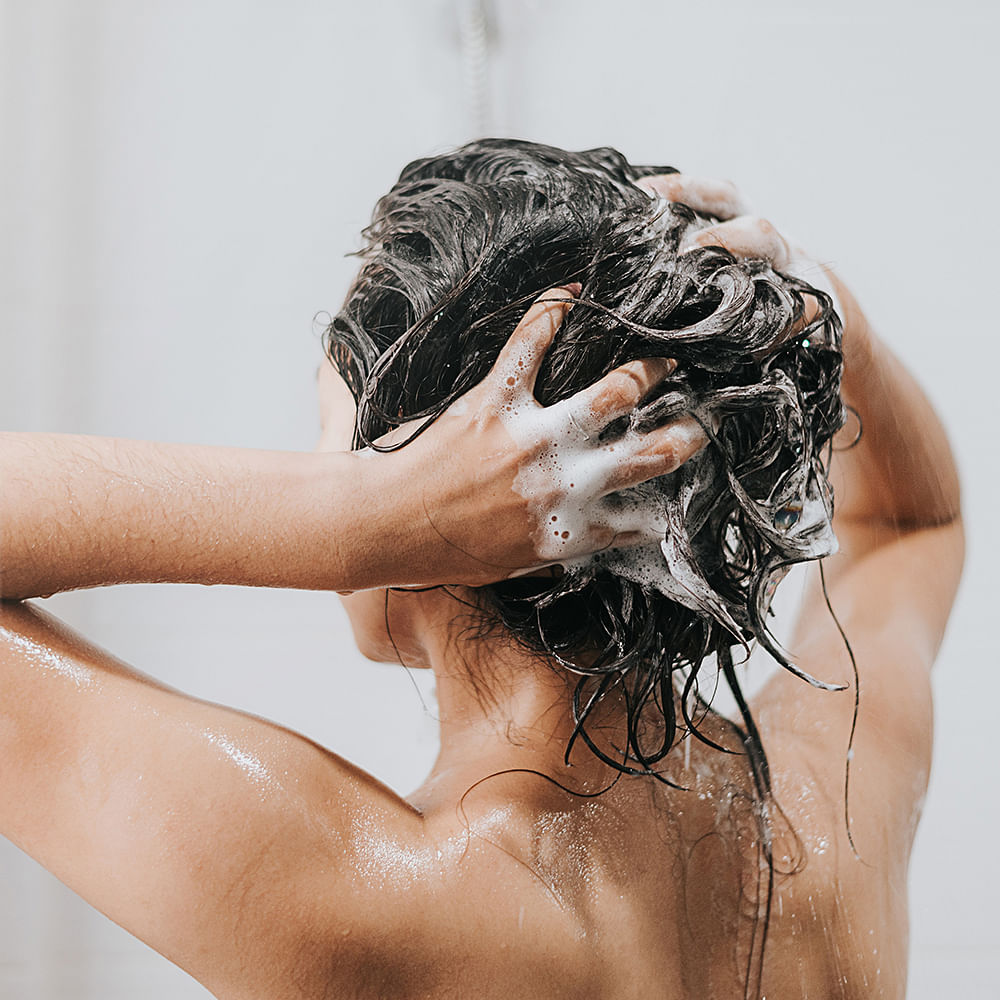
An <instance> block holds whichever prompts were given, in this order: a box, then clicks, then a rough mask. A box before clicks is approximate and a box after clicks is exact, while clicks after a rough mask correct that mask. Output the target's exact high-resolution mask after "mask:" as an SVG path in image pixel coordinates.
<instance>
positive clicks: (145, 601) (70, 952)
mask: <svg viewBox="0 0 1000 1000" xmlns="http://www.w3.org/2000/svg"><path fill="white" fill-rule="evenodd" d="M489 6H490V9H491V11H492V18H493V23H492V28H491V39H492V41H491V46H492V47H491V63H490V66H489V73H488V76H487V82H488V85H489V89H488V91H486V92H485V96H486V110H485V111H482V110H481V111H480V112H479V114H480V119H479V120H478V121H477V120H476V119H475V118H470V113H469V107H470V103H475V102H474V101H472V100H471V97H474V96H475V95H470V93H469V87H470V83H471V81H472V80H473V79H474V74H471V75H470V73H469V72H468V71H467V70H466V69H463V50H462V47H461V44H460V39H461V32H460V27H459V16H458V8H459V4H458V0H395V2H387V0H383V2H378V0H372V2H370V3H361V2H335V0H288V2H285V3H281V4H279V3H276V2H264V0H242V2H237V0H201V2H195V0H169V2H168V0H141V2H138V0H88V2H85V3H81V2H79V0H6V2H5V3H3V5H2V6H0V116H2V117H0V233H2V239H0V255H2V256H0V306H2V313H0V315H2V328H0V425H2V426H4V427H6V428H10V429H35V430H73V431H81V432H89V433H96V434H115V435H119V436H130V437H149V438H158V439H164V440H179V441H200V442H207V443H216V444H236V445H254V446H261V447H274V448H290V449H305V448H308V447H310V446H311V443H312V439H313V437H314V434H315V429H316V428H315V419H314V403H313V399H312V395H313V374H314V371H315V367H316V364H317V360H318V356H319V343H318V336H317V334H316V332H315V329H314V326H313V321H312V320H313V315H314V314H315V313H316V312H318V311H320V310H324V309H326V310H334V309H336V307H337V305H338V304H339V300H340V298H341V296H342V295H343V292H344V290H345V288H346V283H347V280H348V278H349V276H350V274H351V271H352V268H353V265H352V262H351V261H350V260H347V259H345V258H344V257H343V254H344V253H345V252H346V251H348V250H351V249H354V248H356V247H357V245H358V240H357V233H358V230H359V229H360V228H361V226H362V225H363V224H364V222H365V221H366V218H367V215H368V213H369V211H370V208H371V205H372V204H373V202H374V200H375V198H376V197H377V195H379V194H380V193H381V192H382V191H383V190H384V189H386V188H387V187H388V185H389V184H390V183H391V181H392V180H393V179H394V177H395V174H396V173H397V172H398V170H399V168H400V167H401V166H402V165H403V164H404V163H405V162H407V161H408V160H409V159H412V158H413V157H415V156H418V155H423V154H426V153H427V152H430V151H434V150H440V149H442V148H444V147H446V146H448V145H451V144H455V143H457V142H461V141H463V140H465V139H467V138H470V137H471V135H472V134H473V132H474V131H478V130H479V129H480V128H485V130H488V131H492V132H495V133H498V134H510V135H518V136H523V137H526V138H532V139H538V140H544V141H548V142H552V143H555V144H557V145H562V146H567V147H570V148H584V147H588V146H593V145H604V144H611V145H615V146H618V147H619V148H621V149H622V150H623V151H624V152H625V153H626V154H627V155H629V157H630V158H631V159H633V160H635V161H639V162H641V161H647V162H664V161H665V162H670V163H674V164H676V165H678V166H681V167H682V168H684V169H685V170H688V171H690V172H702V173H707V174H711V175H722V176H728V177H732V178H734V179H737V180H738V181H739V182H740V184H741V185H742V187H743V188H744V190H745V191H746V192H747V194H748V195H749V197H750V198H751V200H752V201H753V202H754V203H755V204H756V205H757V206H759V207H760V209H761V211H763V212H764V213H766V214H767V215H769V216H770V217H772V218H774V219H776V220H778V221H779V222H780V223H781V224H782V225H783V226H784V227H785V228H786V229H790V230H792V231H793V232H794V234H795V235H796V236H797V238H798V239H799V240H800V241H801V242H803V243H805V244H806V245H808V246H810V247H812V248H814V249H815V251H816V252H817V253H818V254H820V255H822V256H823V258H824V259H825V260H828V261H831V262H835V263H836V265H837V266H838V267H839V268H840V270H841V273H842V274H843V275H845V276H846V277H847V278H848V280H849V282H850V283H851V284H852V285H853V286H854V288H855V290H856V292H857V293H858V295H859V297H860V298H861V300H862V302H863V303H864V304H865V305H866V307H867V309H868V311H869V314H870V316H871V318H872V319H873V320H874V322H875V323H876V325H877V326H878V328H879V329H880V330H881V331H882V332H883V334H884V335H885V337H886V338H887V339H888V340H889V341H890V342H891V343H892V344H893V345H894V346H895V347H896V348H897V349H898V351H899V353H900V354H902V355H903V356H905V358H906V359H907V361H908V362H909V364H910V365H911V367H912V368H913V369H914V370H915V371H916V372H917V374H918V376H919V377H920V378H921V380H922V381H923V383H924V385H925V386H926V387H927V389H928V390H929V392H930V395H931V396H932V398H933V399H934V401H935V403H936V404H937V405H938V406H939V408H940V410H941V412H942V413H943V415H944V417H945V420H946V422H947V424H948V426H949V427H950V428H951V431H952V435H953V438H954V442H955V445H956V449H957V452H958V455H959V459H960V462H961V465H962V469H963V474H964V479H965V485H966V509H967V513H968V519H969V563H968V572H967V576H966V580H965V584H964V587H963V591H962V595H961V598H960V603H959V606H958V608H957V611H956V614H955V618H954V620H953V625H952V628H951V631H950V634H949V636H948V639H947V641H946V643H945V646H944V648H943V650H942V654H941V662H940V666H939V668H938V673H937V693H938V701H937V704H938V723H937V749H936V758H935V772H934V778H933V784H932V791H931V794H930V797H929V799H928V803H927V809H926V814H925V819H924V823H923V826H922V829H921V832H920V835H919V840H918V846H917V851H916V856H915V860H914V864H913V873H912V883H911V885H912V902H913V934H912V951H913V966H912V968H913V971H912V983H911V988H910V993H909V995H910V998H911V1000H925V998H927V1000H930V998H932V997H935V998H936V997H937V996H938V995H940V994H943V993H945V991H946V990H947V992H948V993H949V994H957V995H961V996H962V997H964V998H966V1000H979V998H986V997H995V996H997V990H998V988H1000V987H998V984H1000V960H998V959H997V957H996V955H997V951H998V949H997V945H998V944H1000V931H998V919H997V917H996V915H995V903H996V899H997V897H998V891H1000V871H998V868H1000V862H998V859H997V852H996V850H995V846H994V845H995V839H996V838H995V833H994V831H995V830H996V829H997V828H998V826H1000V808H998V804H997V796H996V789H997V781H996V777H995V773H994V771H993V765H992V761H991V758H990V757H989V751H990V750H991V749H992V748H991V746H990V743H989V742H988V741H989V740H990V737H991V734H992V732H993V729H994V715H995V706H996V704H997V701H998V697H997V696H998V694H1000V681H998V672H997V670H996V666H997V662H996V656H995V652H994V649H995V641H994V639H993V636H992V634H991V631H988V628H987V623H988V622H990V621H992V620H993V619H994V618H995V614H996V611H995V602H996V599H997V597H998V588H997V586H996V583H995V580H994V578H993V577H991V576H989V575H988V574H989V572H990V570H992V569H993V567H994V566H995V565H996V563H997V560H998V558H1000V551H998V542H997V532H996V529H995V523H994V522H993V521H992V520H991V515H992V508H993V503H994V501H993V496H994V494H995V491H996V490H997V488H998V487H1000V481H998V477H997V474H996V471H995V466H993V465H991V464H989V463H988V462H987V457H990V458H995V456H996V453H997V449H996V444H995V441H994V434H993V422H994V421H995V419H996V416H997V405H996V395H995V393H996V390H995V388H994V387H995V384H996V371H997V369H998V365H1000V350H998V348H997V344H996V336H997V328H996V327H997V324H996V320H995V318H994V312H995V307H994V306H993V305H992V302H991V296H992V295H993V294H995V292H994V289H995V287H996V279H995V271H996V265H997V254H996V249H995V247H996V233H997V230H998V224H1000V210H998V204H1000V198H998V196H997V191H996V186H995V182H994V173H995V167H996V163H997V162H998V152H1000V149H998V142H997V136H996V124H995V119H996V110H995V104H996V98H997V94H998V78H997V70H996V68H995V65H996V59H995V53H994V42H995V39H996V37H997V29H998V27H1000V23H998V22H1000V17H998V15H997V13H996V8H995V7H994V6H993V5H992V4H991V3H989V2H988V0H983V2H982V3H978V2H975V0H953V2H952V3H950V4H949V5H948V6H947V10H946V12H942V11H941V9H940V8H939V6H938V5H936V4H934V5H932V4H930V3H924V2H912V0H911V2H909V3H903V2H881V3H880V2H878V0H874V2H873V0H869V2H862V0H844V2H841V3H839V4H837V5H835V6H833V5H825V6H820V5H814V4H809V3H805V2H801V0H800V2H794V0H786V2H782V0H757V2H755V3H745V2H739V0H717V2H713V3H703V2H695V0H688V2H687V3H665V2H654V0H648V2H641V0H618V2H616V3H611V2H605V3H601V2H597V0H549V2H542V0H537V2H530V0H494V2H493V3H492V4H490V5H489ZM465 51H466V54H468V52H469V48H468V46H467V47H466V50H465ZM483 115H485V116H486V120H485V125H484V124H483V117H482V116H483ZM927 572H928V573H929V574H930V573H933V572H934V568H933V567H931V566H929V567H928V568H927ZM50 603H51V604H52V605H53V606H54V607H55V610H56V611H57V613H61V614H63V615H64V616H65V617H66V618H68V619H69V620H70V621H71V622H73V623H75V624H76V625H78V626H79V627H80V628H82V629H83V630H84V631H85V632H87V633H88V634H90V635H92V636H94V637H95V638H96V639H97V640H98V641H100V642H102V643H104V644H105V645H108V646H110V647H111V648H112V649H113V650H114V651H115V652H116V653H118V654H119V655H121V656H123V657H124V658H126V659H129V660H130V661H131V662H133V663H135V664H136V665H138V666H139V667H140V668H142V669H144V670H147V671H149V672H152V673H154V674H155V675H157V676H159V677H162V678H163V679H164V680H166V681H167V682H169V683H171V684H174V685H177V686H179V687H182V688H185V689H187V690H188V691H191V692H192V693H194V694H197V695H199V696H202V697H206V698H211V699H215V700H221V701H226V702H229V703H231V704H235V705H238V706H240V707H243V708H246V709H248V710H250V711H256V712H260V713H262V714H267V715H269V716H272V717H274V718H276V719H278V720H280V721H281V722H283V723H286V724H288V725H291V726H293V727H295V728H298V729H300V730H302V731H304V732H306V733H307V734H308V735H310V736H312V737H313V738H315V739H317V740H319V741H320V742H322V743H326V744H328V745H331V746H333V747H334V748H336V749H337V750H339V751H340V752H342V753H344V754H346V756H348V757H350V758H352V759H354V760H356V761H357V762H358V763H360V764H362V765H363V766H366V767H369V768H371V769H372V770H374V771H375V772H376V773H377V774H378V775H380V776H381V777H383V778H384V779H386V780H387V781H388V782H389V783H390V784H393V785H395V786H396V787H398V788H400V789H404V790H405V789H406V788H407V787H408V786H412V785H413V784H415V783H416V782H417V780H418V779H419V776H420V773H421V769H422V768H424V767H426V766H427V765H428V764H429V762H430V760H431V758H432V755H433V752H434V741H435V738H436V736H435V732H434V723H433V718H432V715H431V714H430V713H429V712H426V711H424V710H423V709H422V707H421V700H420V696H419V694H418V692H417V690H415V687H414V683H413V682H412V681H411V679H410V678H408V677H407V675H406V674H405V673H404V672H403V671H402V670H400V669H399V668H389V667H384V668H383V667H377V666H372V665H369V664H366V663H365V662H364V661H362V660H361V659H360V658H359V656H358V655H357V654H356V652H355V651H354V650H353V647H352V645H351V642H350V639H349V636H348V634H347V631H346V628H345V622H344V618H343V616H342V614H341V612H340V610H339V608H338V606H337V604H336V601H335V599H333V598H331V597H329V596H328V595H323V594H300V593H268V592H252V591H239V590H232V589H215V590H203V589H200V588H184V587H178V588H172V589H171V588H122V589H120V590H118V591H109V592H102V593H88V594H76V595H68V596H65V597H61V598H57V599H55V600H53V601H51V602H50ZM416 681H417V686H418V687H419V688H421V689H423V690H424V691H425V692H426V687H427V685H426V683H425V681H424V680H423V679H421V678H417V679H416ZM55 721H57V720H55ZM385 734H393V735H392V736H391V738H390V737H388V736H386V735H385ZM0 996H3V997H18V998H21V997H25V998H28V997H30V998H39V1000H42V998H44V1000H49V998H52V1000H55V998H59V1000H63V998H67V1000H68V998H70V997H72V998H74V1000H89V998H98V997H100V998H101V1000H116V998H119V997H121V998H125V997H133V996H142V997H144V998H150V1000H158V998H160V997H164V998H165V997H168V996H169V997H171V998H186V997H192V998H194V997H203V996H207V994H205V993H204V991H202V990H201V989H200V988H199V987H197V986H196V985H195V984H194V983H192V982H191V981H190V980H188V979H187V978H186V977H185V976H184V975H183V974H182V973H179V972H178V971H177V970H175V969H174V968H173V967H172V966H170V965H169V964H168V963H166V962H165V961H164V960H162V959H160V958H159V957H158V956H156V955H154V954H153V953H152V952H149V951H148V949H145V948H144V947H143V946H141V945H138V944H137V943H135V942H134V941H132V939H131V938H129V937H128V936H127V935H125V934H124V933H123V932H121V931H119V930H118V929H117V928H115V927H113V926H112V925H110V924H109V923H107V921H105V920H104V919H103V918H101V917H99V916H98V915H96V914H94V913H92V912H91V911H89V910H88V909H87V908H86V907H85V906H84V905H83V904H82V903H80V902H79V901H78V900H76V899H75V897H73V896H72V895H71V894H70V893H69V892H68V891H67V890H65V889H63V888H62V886H60V885H59V884H58V883H56V882H54V880H52V879H51V878H49V876H48V875H46V874H45V873H44V872H42V871H41V870H40V869H38V868H37V867H36V866H35V865H34V864H33V863H32V862H30V861H28V860H27V859H26V858H24V857H23V856H21V855H20V854H18V852H17V851H15V850H14V849H13V848H12V847H10V846H9V845H7V844H6V842H3V843H2V844H0Z"/></svg>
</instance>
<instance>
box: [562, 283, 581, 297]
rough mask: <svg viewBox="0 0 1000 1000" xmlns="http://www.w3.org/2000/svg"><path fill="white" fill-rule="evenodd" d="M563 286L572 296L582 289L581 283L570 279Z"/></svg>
mask: <svg viewBox="0 0 1000 1000" xmlns="http://www.w3.org/2000/svg"><path fill="white" fill-rule="evenodd" d="M563 288H565V289H566V291H567V292H569V294H570V295H572V296H573V297H574V298H575V297H576V296H577V295H579V294H580V292H582V291H583V285H581V284H580V282H579V281H570V282H568V283H567V284H565V285H563Z"/></svg>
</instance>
